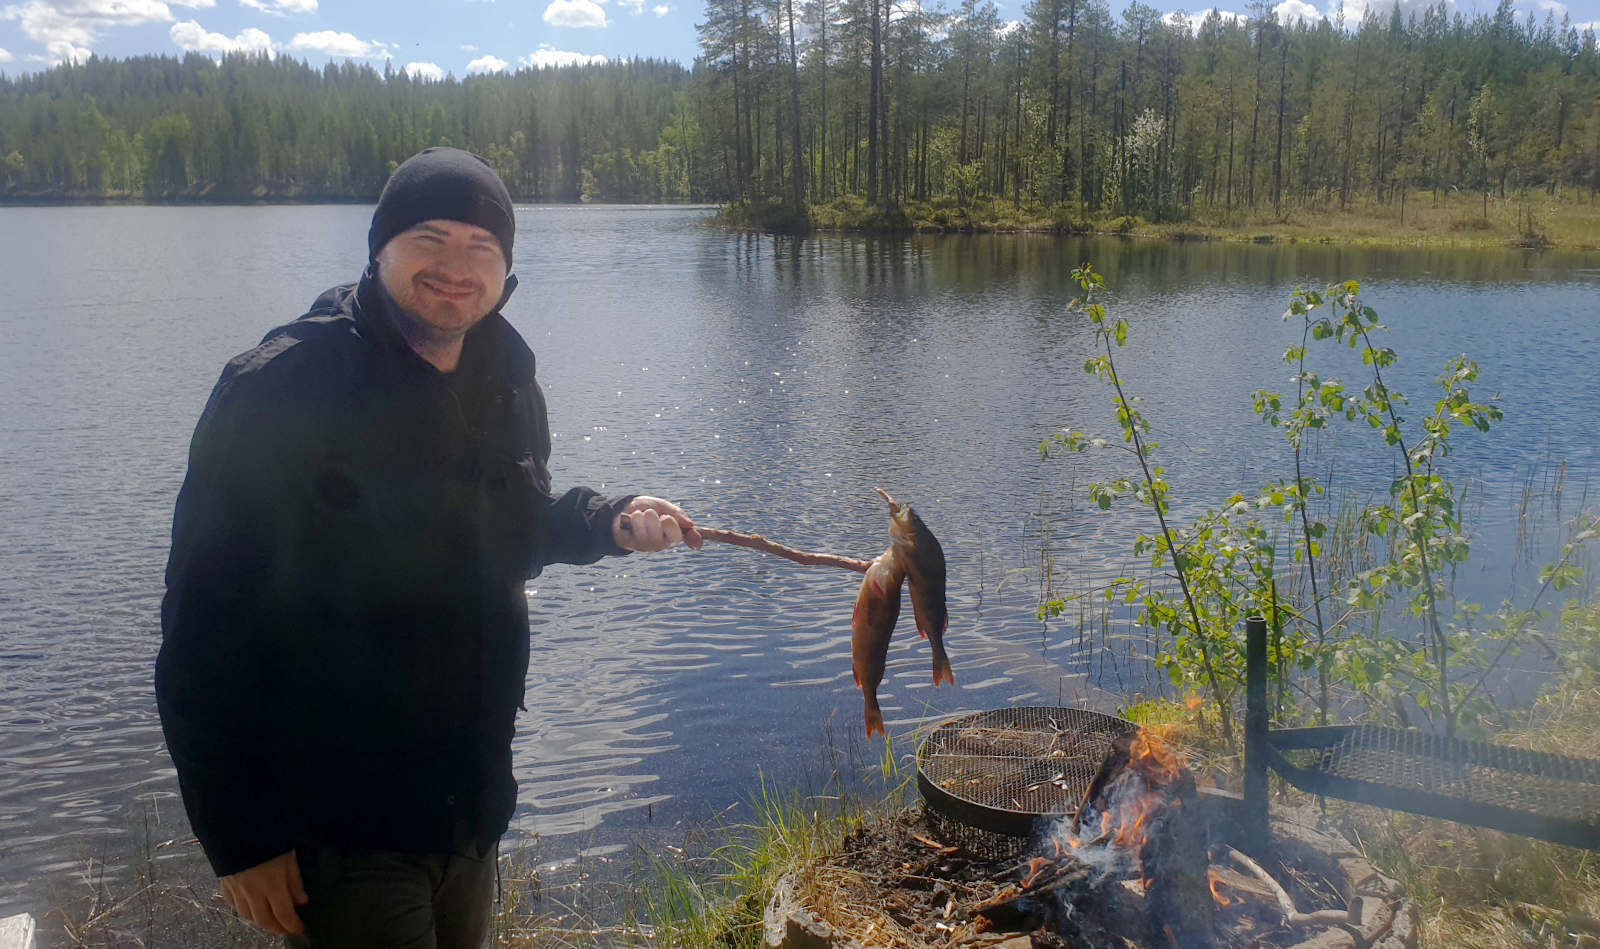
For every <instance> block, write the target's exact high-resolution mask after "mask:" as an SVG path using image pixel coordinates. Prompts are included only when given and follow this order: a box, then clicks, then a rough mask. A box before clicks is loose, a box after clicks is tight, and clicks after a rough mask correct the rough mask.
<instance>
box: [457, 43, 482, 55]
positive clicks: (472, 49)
mask: <svg viewBox="0 0 1600 949" xmlns="http://www.w3.org/2000/svg"><path fill="white" fill-rule="evenodd" d="M461 51H462V52H463V53H476V52H477V51H478V47H476V46H473V45H472V44H471V43H462V44H461Z"/></svg>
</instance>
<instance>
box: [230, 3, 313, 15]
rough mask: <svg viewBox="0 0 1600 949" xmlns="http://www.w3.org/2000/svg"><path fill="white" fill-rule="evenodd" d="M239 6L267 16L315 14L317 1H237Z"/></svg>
mask: <svg viewBox="0 0 1600 949" xmlns="http://www.w3.org/2000/svg"><path fill="white" fill-rule="evenodd" d="M239 6H241V7H246V8H248V9H251V10H260V11H261V12H262V13H265V14H267V15H269V16H289V15H290V14H294V13H316V12H317V0H239Z"/></svg>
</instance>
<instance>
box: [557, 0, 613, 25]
mask: <svg viewBox="0 0 1600 949" xmlns="http://www.w3.org/2000/svg"><path fill="white" fill-rule="evenodd" d="M544 21H545V22H546V23H548V24H550V25H551V26H570V27H575V28H582V27H597V28H600V29H604V28H605V26H606V11H604V10H602V9H600V4H598V3H595V2H594V0H550V5H549V6H547V7H545V8H544Z"/></svg>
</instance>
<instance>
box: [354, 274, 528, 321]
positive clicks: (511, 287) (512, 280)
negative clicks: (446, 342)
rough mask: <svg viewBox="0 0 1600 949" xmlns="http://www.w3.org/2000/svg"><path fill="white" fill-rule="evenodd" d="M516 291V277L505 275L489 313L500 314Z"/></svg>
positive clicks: (514, 275)
mask: <svg viewBox="0 0 1600 949" xmlns="http://www.w3.org/2000/svg"><path fill="white" fill-rule="evenodd" d="M374 269H376V268H374ZM516 289H517V275H516V274H514V273H508V274H506V288H505V289H504V290H502V291H501V292H500V302H499V303H496V304H495V305H494V309H493V310H492V311H491V312H494V313H498V312H500V308H501V307H503V306H505V305H506V301H507V300H510V299H511V294H512V292H513V291H515V290H516Z"/></svg>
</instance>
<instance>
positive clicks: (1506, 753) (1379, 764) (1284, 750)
mask: <svg viewBox="0 0 1600 949" xmlns="http://www.w3.org/2000/svg"><path fill="white" fill-rule="evenodd" d="M1247 627H1248V630H1247V640H1248V652H1249V653H1250V655H1249V656H1247V661H1248V666H1249V682H1248V686H1247V693H1248V696H1249V700H1248V703H1247V705H1248V707H1247V712H1246V716H1247V717H1246V737H1245V746H1246V747H1245V768H1246V772H1247V781H1246V791H1245V798H1246V807H1247V809H1249V810H1250V811H1252V812H1254V813H1256V814H1257V815H1258V817H1259V818H1261V819H1263V820H1264V817H1265V813H1264V812H1265V786H1264V784H1263V783H1262V782H1261V781H1259V780H1257V781H1254V782H1252V781H1250V780H1249V777H1250V774H1251V773H1252V772H1254V773H1256V774H1261V773H1264V769H1265V768H1266V767H1267V766H1270V767H1271V768H1272V770H1274V771H1277V772H1278V773H1279V774H1281V775H1283V777H1284V778H1286V779H1287V780H1288V781H1289V783H1291V784H1293V785H1294V786H1295V787H1297V788H1300V789H1301V790H1302V791H1309V792H1311V793H1313V794H1322V795H1326V796H1328V797H1334V798H1339V799H1341V800H1346V801H1359V802H1361V803H1364V804H1373V805H1376V806H1378V807H1387V808H1391V809H1394V810H1402V811H1410V812H1412V813H1414V814H1424V815H1427V816H1429V817H1441V818H1444V819H1445V820H1453V821H1460V822H1461V823H1464V824H1472V825H1475V826H1479V827H1492V828H1495V829H1496V830H1503V831H1508V832H1510V833H1513V834H1522V835H1524V836H1528V837H1538V838H1540V839H1542V840H1549V841H1553V842H1555V843H1559V844H1566V845H1568V846H1574V847H1585V848H1588V849H1591V850H1600V761H1594V760H1590V759H1587V758H1571V757H1568V756H1566V755H1557V754H1551V753H1549V752H1542V751H1529V750H1527V749H1523V748H1510V747H1507V746H1505V745H1492V744H1489V743H1487V742H1481V741H1464V740H1462V739H1459V738H1445V737H1443V736H1441V735H1434V734H1430V733H1427V732H1420V731H1415V730H1413V729H1408V728H1388V727H1383V726H1377V725H1328V726H1322V727H1317V728H1281V729H1271V728H1268V727H1267V724H1266V722H1267V718H1266V709H1265V694H1266V692H1265V678H1266V676H1265V669H1266V663H1265V661H1264V656H1265V651H1266V645H1265V643H1266V633H1265V623H1263V622H1262V621H1261V620H1260V619H1259V618H1256V617H1252V618H1251V619H1250V621H1249V623H1248V624H1247ZM1257 652H1259V653H1260V654H1261V655H1260V656H1257V655H1255V654H1256V653H1257ZM1252 785H1254V788H1255V789H1256V790H1254V792H1252Z"/></svg>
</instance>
